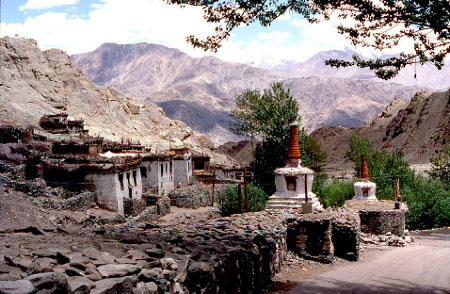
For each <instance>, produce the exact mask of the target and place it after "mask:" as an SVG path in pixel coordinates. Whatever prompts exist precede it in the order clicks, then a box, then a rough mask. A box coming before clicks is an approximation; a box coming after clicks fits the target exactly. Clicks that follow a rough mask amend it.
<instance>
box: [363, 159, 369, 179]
mask: <svg viewBox="0 0 450 294" xmlns="http://www.w3.org/2000/svg"><path fill="white" fill-rule="evenodd" d="M361 179H366V180H368V179H369V170H368V169H367V163H366V157H365V156H364V155H363V161H362V167H361Z"/></svg>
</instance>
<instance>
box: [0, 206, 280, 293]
mask: <svg viewBox="0 0 450 294" xmlns="http://www.w3.org/2000/svg"><path fill="white" fill-rule="evenodd" d="M285 218H286V212H279V211H262V212H257V213H248V214H243V215H235V216H232V217H229V218H218V219H213V220H206V219H205V220H200V221H197V222H192V220H191V219H189V218H185V219H184V220H180V222H179V223H177V224H174V225H158V224H155V223H141V225H140V226H128V225H114V226H104V227H103V228H102V229H101V227H98V228H80V229H79V230H78V231H74V232H73V233H71V234H67V233H65V232H64V231H63V230H58V229H55V230H48V229H47V230H46V232H44V233H45V234H40V235H33V237H32V238H30V236H31V235H30V234H31V233H28V232H20V233H18V232H6V231H3V232H0V245H1V247H0V248H1V249H0V293H36V291H39V290H40V289H43V287H45V289H48V290H49V291H47V292H45V293H218V292H225V291H226V292H241V293H260V292H261V290H262V289H263V288H264V287H265V286H267V284H268V283H269V282H270V279H271V277H272V276H273V275H274V274H275V272H276V271H277V270H278V269H279V268H280V267H281V265H282V263H283V260H284V258H285V256H286V250H287V248H286V227H285V226H284V225H283V224H282V222H283V220H284V219H285ZM30 282H31V284H30ZM9 289H13V290H9ZM14 289H15V290H14ZM8 291H10V292H8ZM11 291H16V292H11ZM61 291H62V292H61Z"/></svg>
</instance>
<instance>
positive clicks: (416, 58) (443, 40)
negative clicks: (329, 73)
mask: <svg viewBox="0 0 450 294" xmlns="http://www.w3.org/2000/svg"><path fill="white" fill-rule="evenodd" d="M167 1H168V3H170V4H179V5H192V6H200V7H202V8H203V11H204V18H205V20H206V21H207V22H209V23H213V24H215V25H216V29H215V32H216V33H215V34H214V35H212V36H208V37H207V38H206V40H200V39H198V38H197V37H195V36H192V35H191V36H188V37H187V40H188V41H189V42H190V43H191V44H192V45H193V46H194V47H199V48H203V49H205V50H211V51H217V49H218V48H220V44H221V42H222V41H223V40H225V39H227V38H228V37H229V36H230V34H231V32H232V31H233V29H235V28H236V27H238V26H241V25H250V24H252V23H260V24H261V25H262V26H269V25H270V24H271V23H272V22H273V21H274V20H276V19H277V18H278V17H280V16H281V15H283V14H285V13H295V14H298V15H300V16H302V17H304V18H305V19H307V20H308V21H309V22H311V23H317V22H319V21H324V20H325V21H326V20H329V19H330V16H331V14H338V16H339V17H340V18H341V19H349V18H351V19H353V20H354V24H353V25H352V26H344V25H342V24H341V25H339V26H338V27H337V30H338V32H339V33H341V34H344V35H346V36H347V37H348V38H349V39H350V40H351V42H352V43H353V44H354V45H360V46H364V47H372V48H374V49H378V50H382V49H386V48H392V47H395V46H397V45H398V44H399V42H400V41H401V40H403V39H408V40H411V41H412V42H413V48H412V49H413V50H414V53H412V54H403V53H402V54H400V56H399V57H392V58H388V59H384V60H381V59H374V60H364V59H361V58H359V57H358V56H353V60H352V61H343V60H328V61H326V63H327V64H328V65H331V66H336V67H341V66H343V67H346V66H352V65H356V66H358V67H361V68H369V69H371V70H374V71H375V72H376V74H377V76H378V77H380V78H383V79H389V78H391V77H393V76H395V75H396V74H397V73H398V71H399V70H401V69H402V68H404V67H405V66H406V65H408V64H415V63H420V64H424V63H426V62H430V63H432V64H434V65H435V66H436V67H437V68H438V69H441V68H442V66H443V65H444V58H445V56H447V55H448V54H449V53H450V40H449V39H450V26H449V22H450V2H449V1H448V0H381V1H372V0H291V1H267V0H229V1H220V0H167Z"/></svg>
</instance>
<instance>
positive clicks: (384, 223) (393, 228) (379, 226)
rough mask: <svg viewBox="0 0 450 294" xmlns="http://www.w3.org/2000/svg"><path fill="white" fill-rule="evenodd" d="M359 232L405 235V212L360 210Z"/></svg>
mask: <svg viewBox="0 0 450 294" xmlns="http://www.w3.org/2000/svg"><path fill="white" fill-rule="evenodd" d="M359 216H360V217H361V232H363V233H369V234H374V235H386V234H387V233H392V234H394V235H397V236H404V235H405V212H404V211H402V210H360V211H359Z"/></svg>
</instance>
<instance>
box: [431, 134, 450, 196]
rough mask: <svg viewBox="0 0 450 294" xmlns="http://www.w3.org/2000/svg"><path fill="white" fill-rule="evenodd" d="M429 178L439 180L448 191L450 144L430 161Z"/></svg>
mask: <svg viewBox="0 0 450 294" xmlns="http://www.w3.org/2000/svg"><path fill="white" fill-rule="evenodd" d="M430 176H431V177H433V178H434V179H437V180H440V181H441V182H442V183H443V185H444V188H445V189H446V190H449V189H450V143H447V144H446V145H445V146H444V149H442V151H441V152H440V153H439V154H438V155H437V156H436V157H434V158H433V160H432V161H431V172H430Z"/></svg>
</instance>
